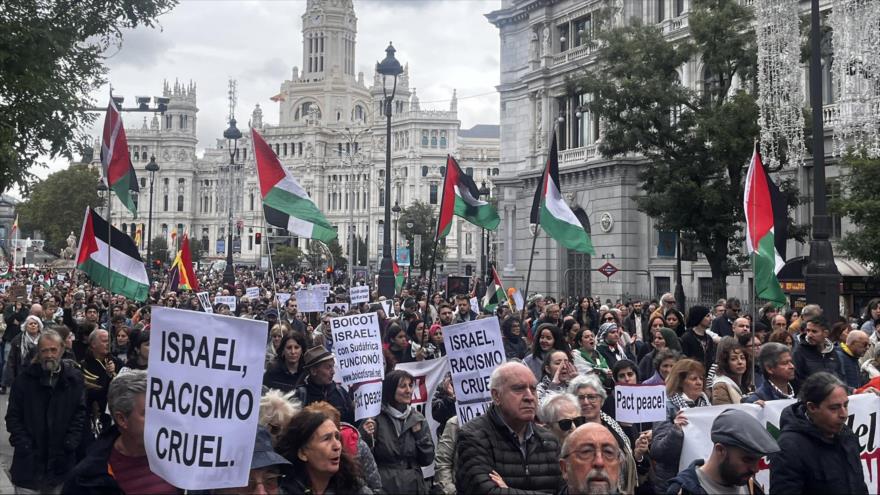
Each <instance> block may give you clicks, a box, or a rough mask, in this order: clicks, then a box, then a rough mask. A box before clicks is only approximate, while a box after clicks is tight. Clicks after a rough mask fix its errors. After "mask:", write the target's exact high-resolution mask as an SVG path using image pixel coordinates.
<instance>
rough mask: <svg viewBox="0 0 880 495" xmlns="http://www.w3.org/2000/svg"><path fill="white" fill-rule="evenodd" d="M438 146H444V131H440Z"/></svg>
mask: <svg viewBox="0 0 880 495" xmlns="http://www.w3.org/2000/svg"><path fill="white" fill-rule="evenodd" d="M440 147H441V148H445V147H446V131H440Z"/></svg>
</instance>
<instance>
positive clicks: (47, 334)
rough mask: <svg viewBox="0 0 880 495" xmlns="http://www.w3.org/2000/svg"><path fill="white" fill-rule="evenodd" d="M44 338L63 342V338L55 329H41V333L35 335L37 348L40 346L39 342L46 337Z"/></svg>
mask: <svg viewBox="0 0 880 495" xmlns="http://www.w3.org/2000/svg"><path fill="white" fill-rule="evenodd" d="M46 338H49V339H52V340H54V341H55V342H58V343H59V344H63V343H64V339H62V338H61V334H59V333H58V332H56V331H55V330H52V329H49V330H43V331H42V333H40V336H39V337H37V348H39V347H40V343H41V342H42V341H43V339H46Z"/></svg>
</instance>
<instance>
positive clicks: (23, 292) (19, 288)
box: [12, 285, 28, 301]
mask: <svg viewBox="0 0 880 495" xmlns="http://www.w3.org/2000/svg"><path fill="white" fill-rule="evenodd" d="M12 297H14V298H15V299H16V300H21V301H24V300H25V299H27V298H28V290H27V289H25V288H24V286H23V285H14V286H12Z"/></svg>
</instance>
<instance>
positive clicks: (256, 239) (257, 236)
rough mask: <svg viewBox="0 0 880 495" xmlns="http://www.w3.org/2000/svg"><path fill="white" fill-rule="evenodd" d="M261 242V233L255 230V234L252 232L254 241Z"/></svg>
mask: <svg viewBox="0 0 880 495" xmlns="http://www.w3.org/2000/svg"><path fill="white" fill-rule="evenodd" d="M261 242H263V234H262V232H257V233H256V234H254V243H255V244H260V243H261Z"/></svg>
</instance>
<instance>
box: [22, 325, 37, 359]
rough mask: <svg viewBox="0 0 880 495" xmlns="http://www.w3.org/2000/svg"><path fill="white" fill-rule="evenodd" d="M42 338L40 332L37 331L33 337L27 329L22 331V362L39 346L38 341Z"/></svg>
mask: <svg viewBox="0 0 880 495" xmlns="http://www.w3.org/2000/svg"><path fill="white" fill-rule="evenodd" d="M39 339H40V334H39V333H37V334H36V335H35V336H34V337H33V338H32V337H31V336H30V334H29V333H27V330H25V331H24V332H21V348H20V349H19V350H20V352H21V362H22V363H24V362H25V361H26V360H27V357H28V355H29V354H30V353H31V351H33V350H34V349H36V348H37V341H38V340H39Z"/></svg>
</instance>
